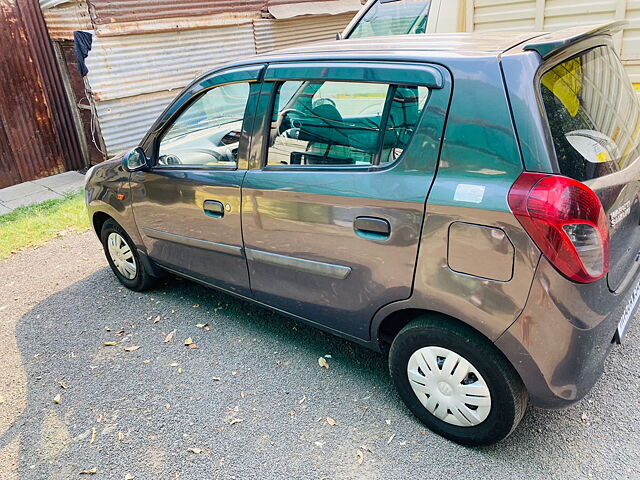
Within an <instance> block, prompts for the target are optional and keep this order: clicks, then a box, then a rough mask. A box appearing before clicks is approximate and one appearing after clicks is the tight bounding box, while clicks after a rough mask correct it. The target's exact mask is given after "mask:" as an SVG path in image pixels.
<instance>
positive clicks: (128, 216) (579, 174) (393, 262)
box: [86, 24, 640, 445]
mask: <svg viewBox="0 0 640 480" xmlns="http://www.w3.org/2000/svg"><path fill="white" fill-rule="evenodd" d="M619 28H620V25H618V24H611V25H605V26H599V27H593V28H587V29H572V30H565V31H561V32H556V33H553V34H542V33H537V34H532V33H526V34H505V33H500V34H450V35H436V34H434V35H420V36H417V35H414V36H398V37H380V38H376V39H375V40H374V41H372V40H371V39H351V40H340V41H336V42H327V43H320V44H315V45H310V46H304V47H300V48H297V49H296V50H290V51H283V52H276V53H272V54H269V55H264V56H258V57H252V58H249V59H246V60H244V61H238V62H236V63H233V64H229V65H226V66H223V67H220V68H217V69H215V70H213V71H211V72H210V73H208V74H206V75H204V76H202V77H200V78H198V79H197V80H195V81H194V82H193V83H192V84H191V85H189V86H188V87H187V88H186V89H185V90H184V91H183V92H182V93H181V94H180V95H179V96H178V97H177V98H176V100H175V101H174V102H173V103H172V104H171V105H170V106H169V107H168V108H167V109H166V110H165V111H164V113H162V115H161V116H160V118H159V119H158V120H157V121H156V123H155V124H154V125H153V127H152V128H151V129H150V131H149V133H148V134H147V135H146V136H145V138H144V139H143V140H142V141H141V143H140V146H139V147H137V148H136V149H134V150H133V151H131V152H129V153H127V154H125V155H123V156H120V157H118V158H115V159H113V160H111V161H107V162H105V163H103V164H100V165H97V166H94V167H93V168H91V170H90V171H89V172H88V174H87V180H86V201H87V206H88V210H89V214H90V217H91V221H92V223H93V226H94V227H95V231H96V233H97V235H98V236H99V237H100V239H101V241H102V244H103V246H104V250H105V253H106V257H107V259H108V261H109V264H110V265H111V268H112V269H113V272H114V273H115V275H116V277H117V278H118V280H119V281H120V282H121V283H122V284H123V285H125V286H126V287H128V288H130V289H132V290H136V291H138V290H143V289H145V288H148V287H150V286H151V285H153V283H154V281H155V280H156V279H157V278H159V277H161V276H162V275H163V274H164V273H166V272H171V273H173V274H176V275H180V276H182V277H185V278H188V279H192V280H195V281H197V282H201V283H203V284H205V285H209V286H212V287H216V288H218V289H221V290H223V291H225V292H228V293H229V294H232V295H236V296H238V297H241V298H244V299H247V300H250V301H252V302H255V303H257V304H259V305H263V306H265V307H269V308H271V309H274V310H276V311H278V312H281V313H282V314H284V315H288V316H291V317H293V318H295V319H298V320H300V321H302V322H307V323H310V324H312V325H315V326H317V327H318V328H321V329H323V330H326V331H328V332H331V333H334V334H336V335H340V336H342V337H345V338H348V339H350V340H353V341H355V342H357V343H360V344H362V345H365V346H367V347H369V348H371V349H373V350H377V351H381V352H384V353H388V356H389V369H390V373H391V377H392V379H393V382H394V383H395V385H396V387H397V391H398V393H399V395H400V397H401V398H402V400H403V401H404V403H405V404H406V405H407V407H408V408H409V410H411V411H412V412H413V413H414V414H415V415H416V416H417V417H418V419H420V421H422V422H423V423H424V424H425V425H426V426H427V427H429V428H430V429H431V430H433V431H435V432H437V433H439V434H441V435H443V436H445V437H446V438H449V439H451V440H453V441H456V442H459V443H461V444H465V445H486V444H491V443H494V442H497V441H499V440H501V439H503V438H505V437H506V436H507V435H509V434H510V433H511V432H512V431H513V430H514V429H515V428H516V426H517V425H518V423H519V421H520V419H521V418H522V416H523V414H524V412H525V409H526V407H527V404H528V402H531V403H532V404H533V405H537V406H539V407H544V408H557V407H563V406H567V405H570V404H572V403H573V402H576V401H578V400H579V399H581V398H582V397H583V396H584V395H585V394H586V393H587V392H588V391H589V390H590V389H591V387H592V386H593V385H594V383H595V382H596V380H597V379H598V377H599V376H600V374H601V371H602V366H603V362H604V359H605V357H606V356H607V354H608V352H609V351H610V349H611V348H612V345H614V344H615V343H616V342H622V340H623V337H624V335H625V331H626V330H627V329H628V326H629V322H630V319H631V318H632V317H633V316H634V315H635V312H636V304H637V302H638V299H639V298H640V282H639V279H640V268H639V266H640V235H639V231H638V229H639V225H640V204H639V199H638V194H639V191H640V160H639V157H640V108H639V104H638V99H637V97H636V94H635V92H634V90H633V88H632V86H631V84H630V82H629V79H628V78H627V77H626V75H625V73H624V70H623V67H622V65H621V63H620V61H619V59H618V57H617V56H616V54H615V53H614V51H613V49H612V40H611V34H613V33H615V32H616V31H617V30H618V29H619Z"/></svg>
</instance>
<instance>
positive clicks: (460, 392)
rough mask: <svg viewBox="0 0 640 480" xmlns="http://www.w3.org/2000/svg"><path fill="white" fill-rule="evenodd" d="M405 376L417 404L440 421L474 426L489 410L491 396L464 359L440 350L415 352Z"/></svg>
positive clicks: (471, 366) (474, 369) (485, 384)
mask: <svg viewBox="0 0 640 480" xmlns="http://www.w3.org/2000/svg"><path fill="white" fill-rule="evenodd" d="M407 376H408V377H409V383H410V384H411V388H412V389H413V392H414V393H415V394H416V396H417V397H418V400H420V403H422V405H423V406H424V408H426V409H427V410H428V411H429V412H430V413H432V414H433V415H434V416H436V417H437V418H439V419H440V420H442V421H443V422H446V423H449V424H451V425H457V426H459V427H475V426H476V425H480V424H481V423H482V422H484V421H485V420H486V419H487V417H488V416H489V412H490V411H491V394H490V392H489V388H488V387H487V383H486V382H485V380H484V378H482V375H480V373H479V372H478V370H477V369H476V368H475V367H474V366H473V365H471V363H469V362H468V361H467V360H466V359H465V358H463V357H462V356H460V355H458V354H457V353H455V352H453V351H451V350H449V349H446V348H443V347H423V348H420V349H419V350H417V351H415V352H414V353H413V355H411V358H409V364H408V365H407Z"/></svg>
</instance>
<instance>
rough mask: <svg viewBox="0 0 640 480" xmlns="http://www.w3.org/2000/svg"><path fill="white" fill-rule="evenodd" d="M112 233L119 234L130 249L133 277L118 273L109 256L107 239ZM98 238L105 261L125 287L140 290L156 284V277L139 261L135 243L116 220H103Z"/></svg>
mask: <svg viewBox="0 0 640 480" xmlns="http://www.w3.org/2000/svg"><path fill="white" fill-rule="evenodd" d="M112 233H117V234H118V235H120V236H121V237H122V238H123V239H124V241H125V242H126V243H127V245H128V247H129V249H130V250H131V253H132V254H133V259H134V261H135V265H136V272H135V276H134V277H133V278H127V277H125V276H124V275H123V274H122V273H120V271H119V270H118V268H117V267H116V265H115V263H114V261H113V259H112V258H111V254H110V253H109V246H108V243H107V242H108V240H109V235H111V234H112ZM100 240H101V242H102V248H103V249H104V254H105V256H106V257H107V261H108V262H109V266H110V267H111V270H112V271H113V273H114V274H115V276H116V277H117V279H118V281H119V282H120V283H121V284H122V285H124V286H125V287H127V288H128V289H129V290H133V291H135V292H141V291H143V290H147V289H149V288H151V287H153V286H154V285H155V284H156V281H157V279H156V277H154V276H152V275H151V273H150V272H149V271H147V269H146V268H145V264H144V263H143V262H142V261H140V254H139V253H138V249H137V248H136V245H135V243H134V242H133V241H132V240H131V237H129V235H127V232H125V231H124V229H123V228H122V227H121V226H120V225H119V224H118V222H116V221H115V220H113V219H109V220H107V221H105V222H104V225H102V230H101V232H100Z"/></svg>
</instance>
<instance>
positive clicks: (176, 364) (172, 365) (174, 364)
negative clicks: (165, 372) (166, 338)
mask: <svg viewBox="0 0 640 480" xmlns="http://www.w3.org/2000/svg"><path fill="white" fill-rule="evenodd" d="M169 366H170V367H177V366H178V363H177V362H173V363H170V364H169Z"/></svg>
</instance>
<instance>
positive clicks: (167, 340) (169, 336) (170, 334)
mask: <svg viewBox="0 0 640 480" xmlns="http://www.w3.org/2000/svg"><path fill="white" fill-rule="evenodd" d="M175 334H176V331H175V330H173V331H171V332H169V333H168V334H167V336H166V337H164V343H169V342H170V341H171V340H173V336H174V335H175Z"/></svg>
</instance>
